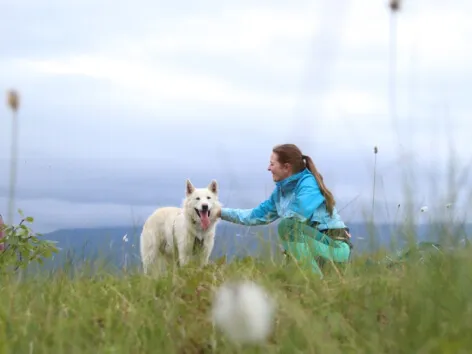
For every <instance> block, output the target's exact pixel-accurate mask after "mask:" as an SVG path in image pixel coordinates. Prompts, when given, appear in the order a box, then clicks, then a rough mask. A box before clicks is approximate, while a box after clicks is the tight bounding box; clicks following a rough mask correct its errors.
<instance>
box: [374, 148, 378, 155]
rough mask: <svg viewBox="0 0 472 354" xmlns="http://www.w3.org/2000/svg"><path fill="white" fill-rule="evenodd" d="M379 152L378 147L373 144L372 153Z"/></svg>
mask: <svg viewBox="0 0 472 354" xmlns="http://www.w3.org/2000/svg"><path fill="white" fill-rule="evenodd" d="M378 152H379V148H378V147H377V146H374V154H377V153H378Z"/></svg>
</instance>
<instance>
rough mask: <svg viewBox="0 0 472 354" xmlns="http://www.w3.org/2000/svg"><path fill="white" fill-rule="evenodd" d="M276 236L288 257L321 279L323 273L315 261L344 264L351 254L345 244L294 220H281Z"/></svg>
mask: <svg viewBox="0 0 472 354" xmlns="http://www.w3.org/2000/svg"><path fill="white" fill-rule="evenodd" d="M278 236H279V238H280V241H281V242H282V245H283V247H284V249H285V251H286V252H287V253H288V254H289V255H291V256H292V257H294V258H295V259H296V260H297V261H299V262H301V263H302V264H304V265H306V266H308V267H309V268H311V269H312V270H313V272H315V273H317V274H319V275H320V276H321V277H323V272H322V271H321V268H320V266H319V264H318V262H317V259H320V260H322V261H326V260H328V261H333V262H340V263H344V262H347V261H348V260H349V257H350V254H351V249H350V247H349V245H348V244H347V243H346V242H343V241H338V240H333V239H332V238H330V237H329V236H328V235H325V234H324V233H322V232H320V231H318V230H317V229H316V228H314V227H312V226H310V225H307V224H305V223H302V222H300V221H297V220H295V219H289V218H287V219H283V220H282V221H281V222H280V223H279V226H278Z"/></svg>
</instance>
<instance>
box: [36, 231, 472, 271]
mask: <svg viewBox="0 0 472 354" xmlns="http://www.w3.org/2000/svg"><path fill="white" fill-rule="evenodd" d="M349 226H350V229H351V234H352V237H353V240H352V242H353V244H354V245H355V254H357V255H358V254H361V253H364V252H368V251H370V250H372V249H375V248H377V247H379V246H388V244H389V240H390V237H391V235H392V234H396V233H395V232H394V230H395V226H394V225H391V224H380V225H377V226H376V228H375V230H369V227H368V226H367V225H366V224H364V223H357V224H350V225H349ZM471 226H472V225H466V226H465V227H464V226H459V227H456V232H455V233H456V234H457V235H460V234H464V233H467V234H470V232H471V231H472V227H471ZM440 227H448V226H447V225H443V226H438V225H435V226H434V227H432V226H428V225H419V226H417V227H416V232H417V237H418V239H419V240H434V241H437V239H438V234H440V233H441V232H438V229H439V228H440ZM276 228H277V223H274V224H272V225H268V226H255V227H245V226H240V225H235V224H231V223H226V222H221V223H220V224H219V225H218V226H217V237H216V241H215V248H214V250H213V253H212V256H211V258H212V259H215V258H219V257H221V256H223V255H226V257H227V259H228V260H231V259H233V258H234V257H244V256H247V255H251V256H256V255H262V254H264V253H265V254H268V253H267V252H269V254H270V253H272V254H274V252H280V251H279V250H278V245H277V238H276ZM458 230H459V231H458ZM140 232H141V228H140V227H133V226H120V227H111V228H80V229H63V230H57V231H54V232H50V233H47V234H44V235H43V237H44V238H45V239H48V240H53V241H57V242H58V244H57V246H58V247H59V248H61V252H60V254H59V255H55V257H54V258H53V259H52V260H50V261H47V262H45V267H46V268H47V269H51V268H63V267H65V266H66V265H67V264H74V265H79V264H80V263H82V262H84V261H95V260H97V259H101V260H103V261H105V262H106V263H108V264H109V265H112V266H113V267H116V268H121V267H123V266H124V265H126V266H127V267H134V266H139V234H140ZM372 233H373V234H374V235H375V237H374V238H373V239H374V244H373V245H372V244H371V242H370V241H371V237H370V235H372ZM125 235H126V239H127V242H125V241H124V240H123V237H124V236H125ZM460 237H463V236H460ZM372 247H373V248H372Z"/></svg>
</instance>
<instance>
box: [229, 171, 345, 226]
mask: <svg viewBox="0 0 472 354" xmlns="http://www.w3.org/2000/svg"><path fill="white" fill-rule="evenodd" d="M278 218H297V219H298V220H300V221H301V222H306V221H309V222H318V223H320V224H319V225H318V229H319V230H323V229H335V228H344V227H346V226H345V224H344V222H343V221H342V220H341V217H340V216H339V214H338V211H337V210H336V208H334V210H333V215H332V216H330V215H329V213H328V211H327V210H326V204H325V198H324V197H323V195H322V194H321V191H320V188H319V186H318V183H317V182H316V179H315V177H314V176H313V175H312V173H311V172H310V171H309V170H308V169H304V170H303V171H301V172H299V173H297V174H294V175H292V176H290V177H288V178H286V179H284V180H282V181H279V182H276V187H275V189H274V191H273V192H272V194H271V196H270V197H269V199H267V200H266V201H264V202H262V203H261V204H259V205H258V206H257V207H255V208H254V209H231V208H222V210H221V219H222V220H225V221H229V222H232V223H236V224H241V225H247V226H254V225H265V224H269V223H271V222H274V221H275V220H277V219H278Z"/></svg>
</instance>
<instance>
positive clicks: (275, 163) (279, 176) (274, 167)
mask: <svg viewBox="0 0 472 354" xmlns="http://www.w3.org/2000/svg"><path fill="white" fill-rule="evenodd" d="M267 170H268V171H270V172H271V173H272V179H273V180H274V182H279V181H282V180H284V179H285V178H287V177H289V176H290V175H291V174H292V169H291V167H290V164H288V163H286V164H281V163H280V162H279V160H278V156H277V154H275V153H272V155H271V156H270V162H269V167H268V168H267Z"/></svg>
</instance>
